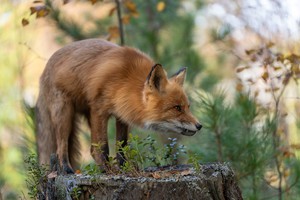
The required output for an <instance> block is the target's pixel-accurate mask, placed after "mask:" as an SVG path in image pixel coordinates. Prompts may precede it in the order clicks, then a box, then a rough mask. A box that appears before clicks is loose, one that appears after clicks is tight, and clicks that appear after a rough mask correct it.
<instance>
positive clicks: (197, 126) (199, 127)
mask: <svg viewBox="0 0 300 200" xmlns="http://www.w3.org/2000/svg"><path fill="white" fill-rule="evenodd" d="M196 128H197V129H198V131H199V130H200V129H201V128H202V125H201V124H199V123H197V124H196Z"/></svg>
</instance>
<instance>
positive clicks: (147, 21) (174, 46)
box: [0, 0, 300, 199]
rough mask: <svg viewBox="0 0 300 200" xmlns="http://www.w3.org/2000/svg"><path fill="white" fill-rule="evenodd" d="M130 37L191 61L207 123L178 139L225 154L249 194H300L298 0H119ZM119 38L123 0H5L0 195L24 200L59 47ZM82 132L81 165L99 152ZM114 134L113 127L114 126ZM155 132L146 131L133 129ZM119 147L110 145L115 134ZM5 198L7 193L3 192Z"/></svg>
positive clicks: (175, 65) (204, 155)
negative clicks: (46, 75) (37, 118)
mask: <svg viewBox="0 0 300 200" xmlns="http://www.w3.org/2000/svg"><path fill="white" fill-rule="evenodd" d="M119 2H120V6H121V11H122V19H121V21H122V25H123V28H124V33H125V35H124V43H125V45H128V46H133V47H136V48H139V49H140V50H142V51H144V52H146V53H148V54H149V55H151V56H152V57H153V58H154V59H155V60H156V61H157V62H158V63H161V64H162V65H163V66H165V67H166V69H167V71H168V72H169V75H171V74H172V73H174V72H176V71H177V70H178V69H179V68H180V67H182V66H187V67H188V75H187V82H186V84H185V87H186V91H187V93H188V95H189V97H190V100H191V102H192V110H193V112H194V113H195V114H196V116H197V117H198V118H199V119H200V122H201V123H202V124H203V125H204V128H203V129H202V130H201V131H200V132H199V133H198V134H197V135H195V136H193V137H183V136H178V135H173V134H172V135H171V134H158V133H151V135H152V136H153V137H155V138H156V139H157V140H161V141H165V140H167V138H168V137H177V138H178V140H179V142H180V143H182V144H184V145H185V146H186V148H187V150H188V151H190V152H193V153H196V154H197V155H199V158H200V162H202V163H205V162H217V161H220V162H229V163H230V164H231V166H232V167H233V169H234V170H235V172H236V176H237V180H238V182H239V185H240V187H241V189H242V192H243V196H244V198H245V199H299V196H300V180H299V178H300V160H299V159H300V157H299V156H300V154H299V150H300V138H299V137H300V95H299V92H300V88H299V79H300V68H299V64H300V56H299V55H300V53H299V49H300V29H299V28H300V12H299V10H298V9H299V7H300V2H299V1H296V0H286V1H280V0H262V1H260V0H178V1H174V0H149V1H143V0H121V1H119ZM85 38H103V39H107V40H111V41H113V42H115V43H118V44H120V39H119V38H120V31H119V29H118V17H117V9H116V1H113V0H102V1H101V0H98V1H97V0H89V1H88V0H69V1H68V0H53V1H50V0H46V1H33V0H1V5H0V45H1V48H0V63H1V64H0V111H1V112H0V163H1V164H0V195H2V197H3V198H4V199H28V198H29V197H28V196H27V192H28V191H27V188H26V182H25V180H26V167H25V166H24V157H25V156H26V155H28V154H30V153H35V152H36V148H35V133H34V122H33V120H32V118H31V117H32V116H33V115H34V113H33V112H32V110H33V107H34V105H35V101H36V98H37V94H38V80H39V76H40V75H41V73H42V71H43V68H44V66H45V63H46V62H47V60H48V59H49V57H50V56H51V55H52V54H53V53H54V52H55V51H56V50H57V49H59V48H60V47H62V46H64V45H65V44H67V43H70V42H72V41H76V40H81V39H85ZM82 132H83V134H81V141H82V145H83V148H82V152H83V155H84V156H83V157H84V159H83V160H82V163H83V164H86V163H89V162H92V160H91V157H90V155H89V134H88V130H87V129H85V128H84V127H83V129H82ZM109 132H110V138H111V140H113V138H114V136H113V135H114V134H113V132H114V127H113V125H112V126H110V131H109ZM132 133H133V134H134V135H135V134H138V135H139V137H147V135H148V133H144V131H142V130H135V129H134V130H132ZM112 145H113V144H112ZM0 199H1V198H0Z"/></svg>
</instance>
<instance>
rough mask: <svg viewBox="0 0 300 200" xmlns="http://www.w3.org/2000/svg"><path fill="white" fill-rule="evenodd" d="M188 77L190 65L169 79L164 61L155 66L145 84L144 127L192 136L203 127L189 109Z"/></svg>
mask: <svg viewBox="0 0 300 200" xmlns="http://www.w3.org/2000/svg"><path fill="white" fill-rule="evenodd" d="M185 76H186V68H182V69H180V70H179V71H178V72H177V73H176V74H174V75H173V76H172V77H171V78H169V79H168V78H167V75H166V72H165V71H164V69H163V67H162V66H161V65H160V64H156V65H154V66H153V67H152V69H151V71H150V73H149V75H148V77H147V80H146V82H145V84H144V92H143V101H144V104H145V108H146V116H145V121H144V128H146V129H150V130H154V131H159V132H172V133H180V134H183V135H188V136H192V135H194V134H195V133H196V132H197V131H199V130H200V129H201V127H202V126H201V124H200V123H199V122H198V120H197V119H196V118H195V117H194V116H193V115H192V113H191V111H190V109H189V108H190V104H189V101H188V98H187V96H186V94H185V92H184V90H183V83H184V80H185Z"/></svg>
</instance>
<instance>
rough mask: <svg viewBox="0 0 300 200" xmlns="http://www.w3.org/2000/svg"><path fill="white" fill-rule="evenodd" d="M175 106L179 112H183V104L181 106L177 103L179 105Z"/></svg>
mask: <svg viewBox="0 0 300 200" xmlns="http://www.w3.org/2000/svg"><path fill="white" fill-rule="evenodd" d="M174 108H175V109H176V110H177V111H179V112H181V111H182V109H181V106H179V105H177V106H174Z"/></svg>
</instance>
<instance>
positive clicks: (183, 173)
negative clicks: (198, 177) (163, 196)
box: [180, 170, 192, 176]
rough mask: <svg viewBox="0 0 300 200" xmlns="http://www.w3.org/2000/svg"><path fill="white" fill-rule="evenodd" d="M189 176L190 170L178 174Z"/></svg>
mask: <svg viewBox="0 0 300 200" xmlns="http://www.w3.org/2000/svg"><path fill="white" fill-rule="evenodd" d="M190 174H192V171H191V170H184V171H182V172H180V175H181V176H187V175H190Z"/></svg>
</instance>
